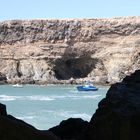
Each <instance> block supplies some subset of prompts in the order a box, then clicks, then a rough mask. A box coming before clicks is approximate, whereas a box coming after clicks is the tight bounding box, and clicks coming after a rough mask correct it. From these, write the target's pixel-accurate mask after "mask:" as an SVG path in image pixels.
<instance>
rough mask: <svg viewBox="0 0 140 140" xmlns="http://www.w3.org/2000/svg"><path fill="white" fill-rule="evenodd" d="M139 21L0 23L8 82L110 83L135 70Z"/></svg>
mask: <svg viewBox="0 0 140 140" xmlns="http://www.w3.org/2000/svg"><path fill="white" fill-rule="evenodd" d="M139 37H140V17H120V18H108V19H62V20H51V19H50V20H47V19H39V20H12V21H4V22H0V61H1V63H0V73H1V74H2V75H5V77H6V78H7V82H9V83H10V82H12V83H13V82H22V83H69V82H80V81H81V80H90V81H93V82H94V83H102V84H105V83H114V82H118V81H121V80H122V79H123V78H124V77H125V76H126V75H127V74H131V73H133V72H134V71H135V70H136V69H138V68H140V38H139Z"/></svg>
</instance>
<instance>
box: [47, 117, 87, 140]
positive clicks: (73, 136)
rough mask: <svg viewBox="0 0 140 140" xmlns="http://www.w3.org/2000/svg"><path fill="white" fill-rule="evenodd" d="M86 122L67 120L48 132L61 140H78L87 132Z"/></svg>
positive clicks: (74, 119) (78, 119) (77, 119)
mask: <svg viewBox="0 0 140 140" xmlns="http://www.w3.org/2000/svg"><path fill="white" fill-rule="evenodd" d="M87 127H88V122H87V121H84V120H82V119H80V118H69V119H68V120H65V121H62V122H61V123H60V124H59V125H58V126H55V127H53V128H51V129H49V131H51V132H52V133H54V134H55V135H57V136H58V137H60V138H61V139H62V140H66V139H68V140H79V139H81V138H82V137H83V138H84V135H83V134H85V131H86V130H87Z"/></svg>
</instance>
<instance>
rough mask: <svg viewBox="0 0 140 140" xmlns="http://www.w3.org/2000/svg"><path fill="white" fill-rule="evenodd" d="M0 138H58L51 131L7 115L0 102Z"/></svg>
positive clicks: (16, 139)
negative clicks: (37, 127)
mask: <svg viewBox="0 0 140 140" xmlns="http://www.w3.org/2000/svg"><path fill="white" fill-rule="evenodd" d="M0 140H60V139H59V138H57V137H56V136H55V135H53V134H52V133H51V132H48V131H40V130H37V129H35V128H34V127H33V126H31V125H29V124H27V123H25V122H24V121H22V120H19V119H16V118H14V117H13V116H11V115H7V113H6V106H5V105H3V104H0Z"/></svg>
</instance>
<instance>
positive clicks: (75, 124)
mask: <svg viewBox="0 0 140 140" xmlns="http://www.w3.org/2000/svg"><path fill="white" fill-rule="evenodd" d="M139 87H140V70H137V71H135V73H133V74H132V75H131V76H126V77H125V78H124V79H123V81H122V82H120V83H116V84H113V85H112V86H111V88H110V89H109V90H108V92H107V94H106V97H105V98H104V99H103V100H101V101H100V102H99V104H98V109H97V110H96V112H95V114H93V116H92V118H91V120H90V121H89V122H87V121H83V120H82V119H80V118H77V119H73V118H70V119H68V120H65V121H62V122H61V123H60V125H58V126H55V127H53V128H50V129H49V130H47V131H45V130H44V131H40V130H37V129H35V128H34V127H32V126H31V125H29V124H27V123H25V122H23V121H21V120H19V119H16V118H14V117H12V116H11V115H8V114H7V111H6V106H5V105H2V104H0V139H1V140H15V139H20V140H25V139H30V140H45V139H47V140H139V139H140V133H139V130H140V119H139V118H140V88H139Z"/></svg>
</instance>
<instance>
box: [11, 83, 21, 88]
mask: <svg viewBox="0 0 140 140" xmlns="http://www.w3.org/2000/svg"><path fill="white" fill-rule="evenodd" d="M12 86H13V87H19V88H21V87H23V85H21V84H15V85H12Z"/></svg>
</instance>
